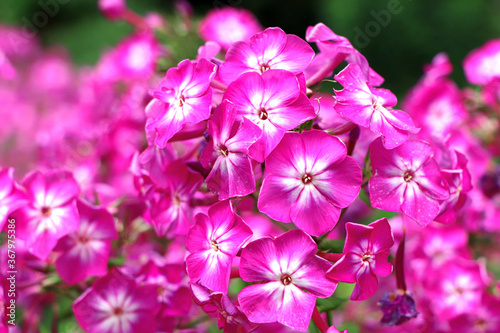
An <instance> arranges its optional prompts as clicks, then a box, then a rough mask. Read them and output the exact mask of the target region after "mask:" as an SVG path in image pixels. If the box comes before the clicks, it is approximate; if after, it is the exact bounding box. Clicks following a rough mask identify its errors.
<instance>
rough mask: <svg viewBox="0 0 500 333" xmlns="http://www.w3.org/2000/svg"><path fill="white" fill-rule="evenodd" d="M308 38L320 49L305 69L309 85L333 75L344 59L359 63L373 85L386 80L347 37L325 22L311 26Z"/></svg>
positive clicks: (308, 30) (365, 77) (363, 73)
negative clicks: (333, 29)
mask: <svg viewBox="0 0 500 333" xmlns="http://www.w3.org/2000/svg"><path fill="white" fill-rule="evenodd" d="M306 40H307V41H308V42H309V43H316V45H317V46H318V49H319V50H320V52H319V53H318V54H316V56H315V57H314V59H313V60H312V61H311V64H310V66H309V67H308V68H307V69H306V70H305V71H304V73H305V74H306V78H307V86H311V85H313V84H315V83H317V82H319V81H320V80H322V79H324V78H325V77H328V76H331V75H332V73H333V70H334V69H335V68H336V67H337V66H338V65H339V64H340V63H342V61H344V60H345V61H346V62H347V63H349V64H351V63H354V64H357V65H358V66H359V67H360V68H361V72H362V75H363V78H364V79H365V81H366V82H369V83H370V85H371V86H375V87H376V86H380V85H381V84H382V83H383V82H384V78H382V77H381V76H380V75H379V74H377V73H376V72H375V71H374V70H373V69H371V68H370V66H369V65H368V61H367V60H366V58H365V57H364V56H363V55H362V54H361V53H360V52H359V51H357V50H356V49H355V48H354V47H353V46H352V44H351V42H349V40H348V39H347V38H345V37H342V36H339V35H337V34H336V33H334V32H333V31H332V30H331V29H330V28H328V27H327V26H326V25H325V24H324V23H318V24H316V25H315V26H314V27H312V26H309V27H308V28H307V32H306Z"/></svg>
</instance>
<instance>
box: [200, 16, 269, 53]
mask: <svg viewBox="0 0 500 333" xmlns="http://www.w3.org/2000/svg"><path fill="white" fill-rule="evenodd" d="M261 30H262V27H261V26H260V24H259V21H258V20H257V19H256V18H255V16H254V15H253V14H252V12H251V11H249V10H246V9H242V8H235V7H224V8H216V9H213V10H211V11H209V12H208V14H207V16H205V17H204V18H203V19H202V20H201V21H200V24H199V25H198V31H199V32H200V37H201V38H202V39H203V40H205V41H214V42H217V43H218V44H219V45H220V46H222V47H223V48H224V50H227V49H228V48H229V47H230V46H231V45H233V43H236V42H239V41H246V40H247V39H249V38H250V37H252V36H253V35H254V34H256V33H257V32H259V31H261Z"/></svg>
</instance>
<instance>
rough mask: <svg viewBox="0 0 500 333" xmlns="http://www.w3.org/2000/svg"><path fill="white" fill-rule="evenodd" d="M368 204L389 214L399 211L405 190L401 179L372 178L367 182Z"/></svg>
mask: <svg viewBox="0 0 500 333" xmlns="http://www.w3.org/2000/svg"><path fill="white" fill-rule="evenodd" d="M368 189H369V192H370V203H371V205H372V206H373V207H375V208H378V209H382V210H386V211H389V212H399V211H401V204H402V203H403V199H404V192H405V189H406V185H405V181H404V179H403V178H402V177H392V178H383V177H379V176H373V177H371V178H370V180H369V182H368Z"/></svg>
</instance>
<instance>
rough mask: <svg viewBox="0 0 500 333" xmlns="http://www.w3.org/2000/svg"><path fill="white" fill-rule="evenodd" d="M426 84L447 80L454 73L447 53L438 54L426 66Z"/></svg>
mask: <svg viewBox="0 0 500 333" xmlns="http://www.w3.org/2000/svg"><path fill="white" fill-rule="evenodd" d="M424 72H425V75H424V78H423V79H424V80H425V82H433V81H437V80H441V79H446V78H447V77H448V76H449V75H450V74H451V73H452V72H453V65H452V64H451V62H450V59H449V58H448V55H447V54H446V53H438V54H436V56H435V57H434V58H432V62H431V63H430V64H427V65H425V66H424Z"/></svg>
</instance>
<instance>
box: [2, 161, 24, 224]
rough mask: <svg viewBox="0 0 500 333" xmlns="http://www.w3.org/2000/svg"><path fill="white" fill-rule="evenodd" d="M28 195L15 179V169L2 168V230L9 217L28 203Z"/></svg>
mask: <svg viewBox="0 0 500 333" xmlns="http://www.w3.org/2000/svg"><path fill="white" fill-rule="evenodd" d="M26 201H27V200H26V195H25V194H24V193H23V191H22V190H21V189H20V187H19V185H17V184H16V182H15V181H14V169H12V168H4V169H0V230H2V229H3V226H4V224H5V222H6V221H7V217H8V216H9V214H10V213H12V212H13V211H15V210H16V209H17V208H19V207H21V206H22V205H24V204H25V203H26Z"/></svg>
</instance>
